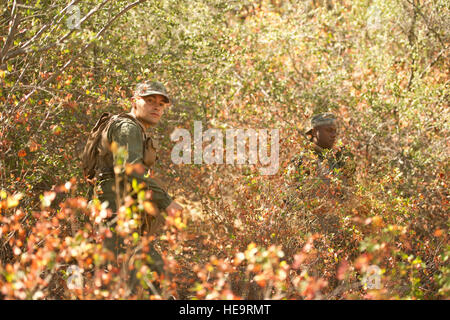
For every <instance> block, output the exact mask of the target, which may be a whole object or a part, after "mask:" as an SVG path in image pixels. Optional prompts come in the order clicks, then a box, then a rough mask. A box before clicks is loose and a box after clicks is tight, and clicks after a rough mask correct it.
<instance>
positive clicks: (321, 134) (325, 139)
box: [313, 124, 337, 149]
mask: <svg viewBox="0 0 450 320" xmlns="http://www.w3.org/2000/svg"><path fill="white" fill-rule="evenodd" d="M313 133H314V135H315V138H316V143H317V144H318V145H319V146H320V147H322V148H325V149H331V148H333V146H334V143H335V142H336V137H337V128H336V125H335V124H331V125H325V126H320V127H317V128H315V129H314V130H313Z"/></svg>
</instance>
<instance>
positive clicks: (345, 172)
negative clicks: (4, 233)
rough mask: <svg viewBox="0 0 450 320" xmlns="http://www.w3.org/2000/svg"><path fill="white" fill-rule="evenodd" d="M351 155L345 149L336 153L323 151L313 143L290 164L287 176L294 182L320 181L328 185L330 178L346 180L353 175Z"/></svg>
mask: <svg viewBox="0 0 450 320" xmlns="http://www.w3.org/2000/svg"><path fill="white" fill-rule="evenodd" d="M352 160H353V154H352V153H351V152H350V150H349V149H348V148H347V147H341V148H340V149H338V150H337V151H332V150H323V149H321V148H320V147H318V146H316V145H315V144H313V143H309V145H308V146H307V148H306V149H305V150H304V151H302V152H301V153H300V154H298V155H296V156H295V157H294V158H293V159H292V160H291V162H290V165H289V167H288V174H289V175H290V176H292V177H293V178H294V179H295V180H296V181H298V182H303V181H304V179H315V180H320V181H322V182H325V183H327V184H329V182H330V179H331V178H342V179H348V178H349V177H350V176H351V175H353V173H354V163H353V161H352Z"/></svg>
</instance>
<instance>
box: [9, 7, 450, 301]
mask: <svg viewBox="0 0 450 320" xmlns="http://www.w3.org/2000/svg"><path fill="white" fill-rule="evenodd" d="M70 4H71V5H74V6H77V7H78V8H79V12H80V17H81V21H80V26H79V28H78V29H74V28H72V29H71V28H69V25H70V24H71V22H73V20H71V19H73V16H74V14H75V15H76V14H77V12H76V11H73V10H69V7H68V6H69V5H70ZM0 8H1V9H0V111H1V114H0V123H1V131H0V190H1V192H0V196H1V199H0V200H1V205H0V238H1V242H0V258H1V263H0V288H1V292H0V295H1V296H2V297H3V298H7V299H92V298H94V299H103V298H107V299H111V298H113V299H117V298H126V299H128V298H138V299H147V298H150V299H167V298H168V297H170V296H174V297H176V298H184V299H192V298H197V299H247V298H253V299H255V298H258V299H262V298H267V299H447V298H448V297H449V289H450V276H449V261H448V259H449V254H450V247H449V244H448V226H449V216H448V212H449V193H448V181H449V180H450V179H449V178H450V177H449V172H450V170H449V161H448V159H449V157H448V156H449V105H448V101H449V50H448V49H449V39H450V28H449V26H450V12H449V9H450V3H449V2H448V1H447V0H433V1H425V0H383V1H381V0H372V1H369V0H359V1H348V0H342V1H337V0H336V1H333V0H327V1H321V0H315V1H298V0H295V1H285V0H270V1H268V0H260V1H222V0H191V1H169V0H159V1H157V0H148V1H144V0H141V1H135V2H132V1H123V0H117V1H111V0H104V1H76V0H75V1H71V2H69V1H59V0H48V1H25V0H22V1H20V0H15V1H11V0H9V1H5V0H1V7H0ZM143 79H154V80H159V81H161V82H163V83H165V84H166V86H167V88H168V90H169V92H170V93H171V95H172V96H173V98H174V104H173V106H172V107H171V108H170V110H169V111H168V112H167V113H166V114H165V115H164V116H163V119H162V122H161V124H160V125H159V126H158V127H157V128H156V129H155V135H156V136H158V137H159V138H160V142H161V159H160V162H159V165H158V166H157V168H156V176H157V177H159V178H160V180H161V181H162V182H163V184H164V186H165V187H166V188H167V189H168V191H169V193H170V194H171V195H173V196H174V197H175V199H177V200H178V201H180V202H181V203H182V204H183V205H184V206H185V208H186V210H185V211H184V213H183V214H182V215H180V216H178V217H169V218H168V219H167V220H166V226H165V230H164V232H163V233H162V235H161V236H158V237H157V239H156V240H157V243H158V246H157V249H158V251H159V252H160V253H161V255H162V256H163V257H164V259H165V262H166V272H165V273H164V274H163V275H158V274H156V273H154V272H152V270H151V269H149V268H148V266H147V265H146V263H145V261H146V259H147V257H146V255H145V254H144V255H143V256H142V257H139V258H136V260H135V261H134V264H133V267H134V268H137V270H138V277H139V278H140V279H141V280H142V281H141V283H142V287H143V288H144V289H143V290H142V291H140V292H139V293H138V294H137V295H136V294H130V293H129V292H128V291H127V290H126V283H125V282H124V281H123V277H121V274H123V273H124V272H126V268H128V267H126V266H122V267H120V265H119V267H117V266H116V265H114V264H113V263H112V262H111V261H112V258H111V256H110V254H109V253H108V252H107V251H106V250H104V249H103V248H102V246H101V238H102V237H104V236H108V231H107V230H105V229H104V228H102V227H101V226H100V224H99V222H100V221H101V218H103V217H104V216H105V214H106V212H105V210H103V209H102V207H101V204H99V203H98V202H95V203H93V204H88V200H89V199H87V198H86V194H87V185H86V183H85V181H84V178H83V175H82V172H81V169H80V154H81V152H82V150H83V147H84V143H85V141H86V138H87V134H88V132H89V130H90V129H91V128H92V127H93V125H94V124H95V122H96V121H97V119H98V118H99V116H100V115H101V114H102V113H103V112H105V111H109V112H122V111H128V110H129V108H130V101H129V98H130V97H131V95H132V90H133V88H134V85H135V83H136V82H139V81H141V80H143ZM322 111H332V112H335V113H336V114H337V115H338V116H339V117H340V119H341V123H340V136H339V138H340V143H341V144H344V145H346V146H348V147H349V148H350V150H351V151H352V153H353V154H354V156H355V159H354V164H355V166H356V171H355V174H354V176H353V179H352V182H351V184H350V185H346V186H343V185H341V183H340V182H339V181H333V183H332V187H333V188H330V190H341V192H343V193H345V200H342V197H336V196H335V194H334V193H333V192H331V191H330V192H328V193H327V194H326V195H322V196H320V197H318V196H317V193H314V190H313V188H311V189H308V188H305V190H306V191H305V190H303V193H302V194H294V198H296V204H295V206H294V207H293V208H292V206H291V207H286V205H285V203H284V201H283V199H286V197H289V196H292V192H294V193H295V192H296V191H290V188H289V185H290V183H292V180H291V179H290V177H289V174H288V173H287V170H286V169H287V167H288V164H289V161H290V160H291V158H292V157H293V156H294V155H295V154H296V153H298V152H300V151H301V150H302V148H304V146H305V141H304V138H303V136H302V135H300V134H299V133H298V131H297V130H298V129H302V128H304V126H305V124H306V123H307V121H308V119H309V118H310V117H311V115H313V114H315V113H318V112H322ZM194 120H200V121H202V123H203V128H204V130H205V129H206V128H209V127H210V128H223V129H226V128H232V127H233V128H255V129H259V128H268V129H271V128H279V129H280V169H279V171H278V173H277V174H275V175H273V176H261V175H259V171H258V168H257V166H256V167H255V166H254V167H252V166H231V165H216V166H208V165H205V164H203V165H194V164H192V165H174V164H173V163H172V162H171V160H170V151H171V148H172V146H173V145H174V143H173V142H171V141H170V139H169V135H170V133H171V132H173V130H175V129H176V128H188V129H190V130H193V128H192V127H193V121H194ZM133 188H134V192H135V193H137V194H140V196H138V200H137V201H133V200H132V199H131V198H130V197H128V198H126V199H124V200H125V202H124V205H123V208H122V209H121V214H120V219H121V221H122V222H121V229H120V230H121V232H122V233H123V234H124V235H128V236H129V241H130V243H133V242H134V243H138V242H140V241H141V242H143V243H144V245H143V246H144V248H145V246H146V244H145V243H146V241H148V240H149V239H148V238H146V237H142V238H141V237H140V236H139V234H138V233H137V232H136V223H135V222H136V221H138V220H139V212H145V211H146V210H147V209H146V208H147V205H146V204H145V200H144V199H143V197H142V192H143V191H140V189H139V186H133ZM342 190H343V191H342ZM290 193H291V194H290ZM330 215H333V216H336V217H337V218H338V221H339V223H340V226H341V227H340V228H339V232H334V233H330V232H327V231H324V230H323V228H322V224H321V221H323V219H322V218H323V217H327V216H330ZM144 251H145V250H144ZM129 254H130V253H129V252H127V254H126V255H125V256H124V257H123V259H124V260H123V261H126V258H127V257H129ZM371 265H376V266H378V267H379V268H380V270H381V284H382V287H381V289H378V290H370V288H366V287H364V286H362V285H361V279H363V278H364V276H365V274H366V273H367V272H368V270H369V266H371ZM70 266H77V267H78V268H80V269H79V270H82V272H83V273H82V277H83V285H82V288H78V289H77V288H71V287H70V286H69V285H68V283H70V281H69V280H70V276H73V274H71V272H73V270H72V269H69V267H70ZM70 270H72V271H70ZM153 284H155V285H153Z"/></svg>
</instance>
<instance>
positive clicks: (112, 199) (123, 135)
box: [96, 117, 172, 211]
mask: <svg viewBox="0 0 450 320" xmlns="http://www.w3.org/2000/svg"><path fill="white" fill-rule="evenodd" d="M113 141H114V142H116V143H117V145H118V147H119V148H120V147H125V149H126V150H127V153H128V157H127V158H126V159H125V162H126V163H129V164H141V165H142V166H144V168H145V169H146V170H145V171H148V169H149V165H151V164H152V160H153V163H154V161H155V160H156V156H155V155H153V154H150V156H149V155H148V154H149V153H148V152H146V151H147V150H148V148H146V146H147V145H149V144H150V146H151V147H153V148H154V149H156V148H155V146H154V140H153V139H152V138H151V137H150V136H149V134H148V133H146V132H145V131H144V128H143V126H141V125H140V124H138V122H137V120H136V122H135V121H133V120H131V119H128V118H125V117H118V118H117V119H116V120H115V121H113V122H112V123H111V125H110V126H109V127H108V128H106V129H105V130H104V132H103V133H102V139H101V143H100V146H99V168H97V170H98V172H99V174H98V182H97V187H96V193H97V195H98V198H99V200H100V201H102V202H103V201H108V203H109V208H111V209H112V210H113V211H116V209H117V205H116V192H115V175H114V163H116V160H117V159H116V156H114V155H113V154H112V152H111V151H110V145H111V143H112V142H113ZM150 149H151V148H150ZM154 151H155V152H156V150H154ZM154 154H155V153H154ZM149 158H153V159H150V160H149ZM126 177H127V180H128V181H129V182H132V180H133V179H136V181H137V182H138V184H139V183H141V182H143V183H145V184H146V186H147V189H148V190H151V191H152V200H153V201H154V202H155V203H156V205H157V206H158V208H159V209H162V210H164V209H165V208H167V207H168V206H169V204H170V203H171V202H172V198H171V197H170V196H169V195H168V194H167V192H166V191H164V190H163V189H162V188H161V187H160V186H159V185H158V183H157V182H156V181H155V180H154V179H152V178H150V177H149V176H147V175H146V172H144V173H137V172H136V171H133V172H132V173H130V174H128V175H126Z"/></svg>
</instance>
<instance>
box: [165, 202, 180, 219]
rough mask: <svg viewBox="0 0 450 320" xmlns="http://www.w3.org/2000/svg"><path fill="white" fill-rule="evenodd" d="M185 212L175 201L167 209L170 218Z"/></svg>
mask: <svg viewBox="0 0 450 320" xmlns="http://www.w3.org/2000/svg"><path fill="white" fill-rule="evenodd" d="M181 211H183V207H182V206H180V205H179V204H178V203H176V202H175V201H172V202H171V203H170V204H169V206H168V207H167V208H166V212H167V214H168V215H169V216H176V215H177V213H181Z"/></svg>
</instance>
